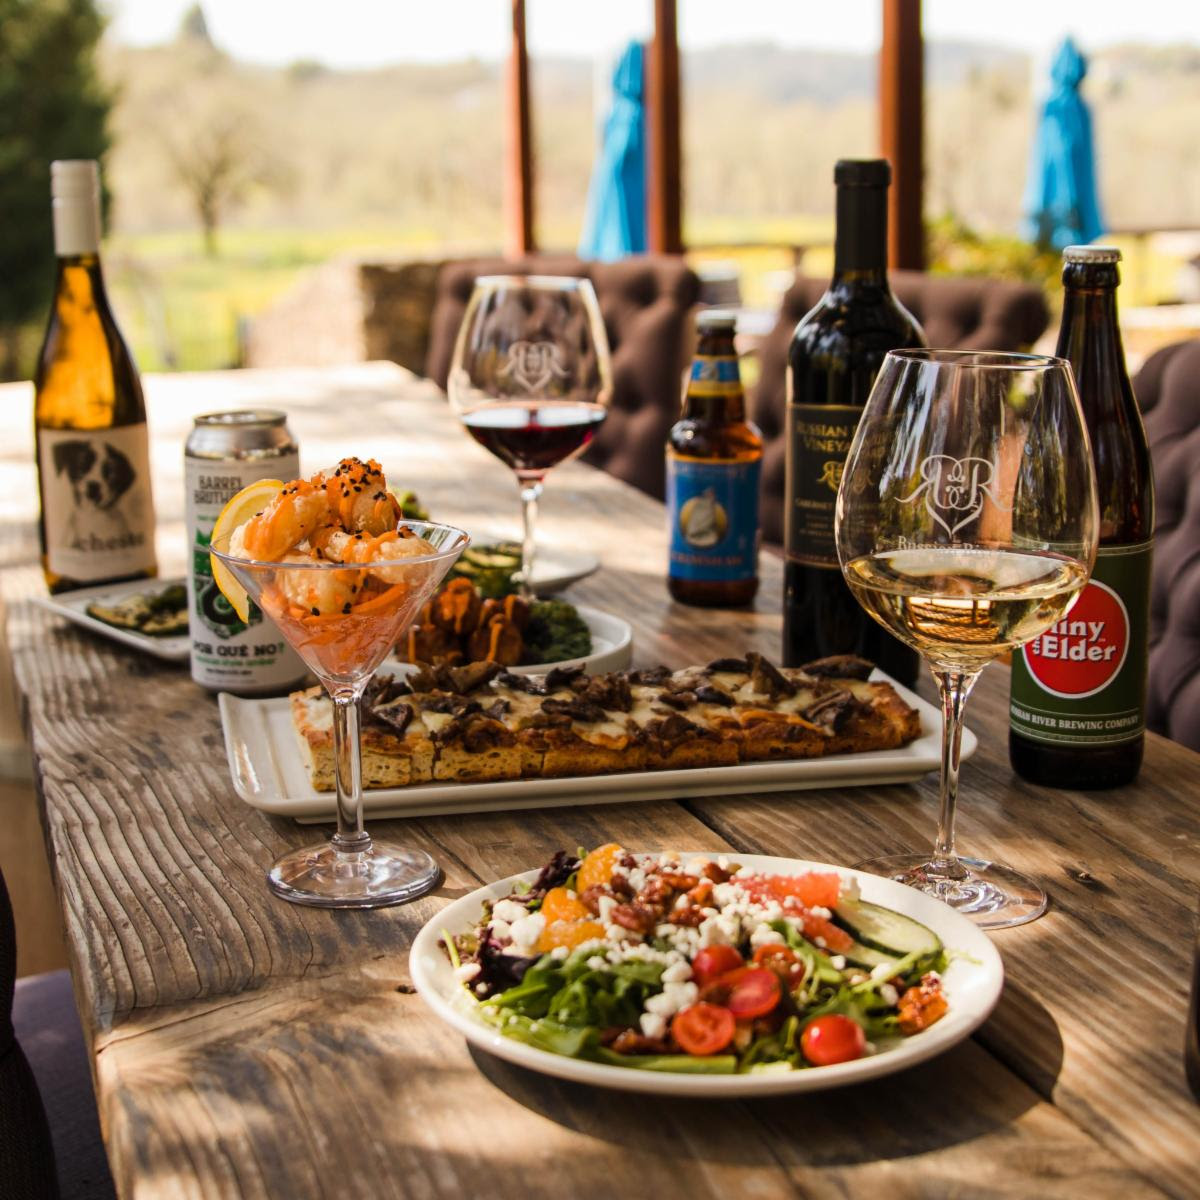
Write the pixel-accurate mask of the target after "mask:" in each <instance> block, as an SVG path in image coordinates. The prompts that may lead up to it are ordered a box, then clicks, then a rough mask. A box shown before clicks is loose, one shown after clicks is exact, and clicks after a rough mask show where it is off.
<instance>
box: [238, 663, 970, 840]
mask: <svg viewBox="0 0 1200 1200" xmlns="http://www.w3.org/2000/svg"><path fill="white" fill-rule="evenodd" d="M875 677H876V678H878V679H886V678H887V676H885V675H880V674H879V673H878V672H877V673H876V676H875ZM893 686H894V687H895V688H896V690H897V691H898V692H899V693H900V695H901V696H903V697H904V699H905V700H907V701H908V703H909V704H911V705H913V706H914V707H915V708H916V709H917V710H918V711H919V712H920V714H921V736H920V737H919V738H918V739H917V740H916V741H915V742H911V743H910V744H909V745H907V746H905V747H904V748H903V749H901V750H873V751H871V752H869V753H866V754H842V755H837V756H835V757H831V758H814V759H797V760H795V761H790V762H762V763H740V764H738V765H737V766H735V767H712V768H706V769H703V770H688V771H637V772H630V773H627V774H621V775H589V776H585V777H582V778H578V779H516V780H506V781H504V782H501V783H429V784H422V785H420V786H418V787H407V788H381V789H376V790H371V791H368V792H366V793H365V794H364V801H363V806H364V811H365V814H366V816H367V818H368V819H372V818H384V817H427V816H434V815H439V814H442V813H460V812H508V811H511V810H514V809H520V808H555V807H560V806H563V805H585V804H587V805H591V804H617V803H620V802H622V801H629V800H663V799H680V798H683V797H686V796H720V795H733V794H740V793H746V792H773V791H795V790H798V789H804V788H822V787H854V786H862V785H866V784H883V783H911V782H913V781H914V780H917V779H920V778H921V776H923V775H926V774H928V773H929V772H930V771H933V770H936V769H937V767H938V764H939V762H940V761H941V717H940V714H939V713H938V712H937V710H936V709H934V708H933V707H932V706H931V705H929V704H926V703H925V701H924V700H922V699H921V698H920V697H919V696H916V695H914V694H913V693H912V692H910V691H909V690H908V689H907V688H903V687H901V686H900V685H899V684H893ZM219 703H220V709H221V724H222V726H223V727H224V731H225V751H226V753H227V755H228V756H229V770H230V774H231V775H232V776H233V785H234V787H235V788H236V789H237V793H238V795H239V796H241V798H242V799H243V800H245V801H246V803H247V804H249V805H252V806H253V807H254V808H258V809H261V810H262V811H263V812H266V813H271V814H272V815H273V816H279V817H294V818H296V820H298V821H300V822H301V823H305V824H309V823H314V822H321V821H332V820H333V818H334V801H333V794H332V793H331V792H317V791H315V790H314V789H313V787H312V785H311V784H310V783H309V780H308V771H307V769H306V767H305V765H304V763H303V761H302V758H301V752H300V746H299V743H298V741H297V738H296V733H295V729H294V727H293V725H292V718H291V712H290V710H289V707H288V701H287V698H286V697H278V698H274V699H267V700H259V699H241V698H239V697H237V696H231V695H229V694H228V693H225V692H222V693H221V695H220V697H219ZM976 745H977V742H976V739H975V735H974V734H973V733H971V731H970V730H965V731H964V732H963V742H962V757H963V758H969V757H970V756H971V755H972V754H974V752H975V747H976Z"/></svg>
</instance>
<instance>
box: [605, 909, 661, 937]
mask: <svg viewBox="0 0 1200 1200" xmlns="http://www.w3.org/2000/svg"><path fill="white" fill-rule="evenodd" d="M661 916H662V913H661V912H657V911H655V910H654V909H652V908H650V907H648V906H647V905H645V904H640V903H639V902H638V901H636V900H635V901H633V903H632V904H618V905H617V907H616V908H614V909H613V910H612V915H611V916H610V918H609V919H610V920H611V921H612V923H613V924H614V925H620V926H621V927H622V928H623V929H631V930H632V931H633V932H634V933H640V934H643V935H645V934H647V933H650V932H652V931H653V929H654V927H655V925H657V924H658V922H659V919H660V918H661Z"/></svg>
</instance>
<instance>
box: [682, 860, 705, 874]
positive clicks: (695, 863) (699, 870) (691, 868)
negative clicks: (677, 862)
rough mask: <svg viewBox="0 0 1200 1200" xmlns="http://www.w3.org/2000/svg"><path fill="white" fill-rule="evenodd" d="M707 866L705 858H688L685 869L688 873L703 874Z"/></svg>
mask: <svg viewBox="0 0 1200 1200" xmlns="http://www.w3.org/2000/svg"><path fill="white" fill-rule="evenodd" d="M707 866H708V859H707V858H689V859H688V864H687V867H686V870H687V873H688V874H689V875H703V874H704V868H705V867H707Z"/></svg>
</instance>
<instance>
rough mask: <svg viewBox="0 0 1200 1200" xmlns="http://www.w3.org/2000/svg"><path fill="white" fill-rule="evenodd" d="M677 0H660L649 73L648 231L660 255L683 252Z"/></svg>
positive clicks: (653, 248)
mask: <svg viewBox="0 0 1200 1200" xmlns="http://www.w3.org/2000/svg"><path fill="white" fill-rule="evenodd" d="M675 6H676V0H654V37H653V38H652V39H651V42H650V55H649V63H648V67H649V69H648V71H647V72H646V99H647V103H646V117H647V122H648V131H647V132H648V139H647V140H648V142H649V155H648V161H647V166H648V168H649V170H648V172H647V176H648V177H647V181H646V203H647V209H648V211H647V214H646V216H647V221H646V227H647V228H646V234H647V241H648V243H649V248H650V250H651V252H652V253H655V254H681V253H683V222H682V208H683V204H682V191H683V182H682V181H683V170H682V151H681V142H680V122H679V110H680V104H679V37H678V30H677V21H676V11H675Z"/></svg>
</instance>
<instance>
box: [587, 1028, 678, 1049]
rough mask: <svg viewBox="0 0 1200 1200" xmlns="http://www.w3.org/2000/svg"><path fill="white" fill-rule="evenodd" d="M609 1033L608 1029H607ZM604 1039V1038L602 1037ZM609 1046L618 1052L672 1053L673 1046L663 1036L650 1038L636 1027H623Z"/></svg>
mask: <svg viewBox="0 0 1200 1200" xmlns="http://www.w3.org/2000/svg"><path fill="white" fill-rule="evenodd" d="M606 1033H607V1031H606ZM601 1040H602V1041H603V1040H604V1039H603V1038H602V1039H601ZM607 1045H608V1048H609V1049H610V1050H612V1051H613V1052H614V1053H616V1054H670V1053H671V1047H670V1046H669V1045H668V1044H667V1043H666V1041H664V1040H663V1039H662V1038H648V1037H646V1036H645V1034H641V1033H638V1032H637V1030H635V1029H622V1030H621V1031H620V1033H618V1034H616V1035H615V1036H614V1037H613V1038H612V1040H611V1041H609V1042H608V1043H607Z"/></svg>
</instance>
